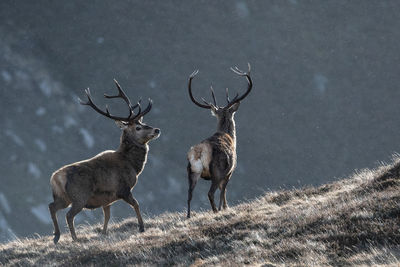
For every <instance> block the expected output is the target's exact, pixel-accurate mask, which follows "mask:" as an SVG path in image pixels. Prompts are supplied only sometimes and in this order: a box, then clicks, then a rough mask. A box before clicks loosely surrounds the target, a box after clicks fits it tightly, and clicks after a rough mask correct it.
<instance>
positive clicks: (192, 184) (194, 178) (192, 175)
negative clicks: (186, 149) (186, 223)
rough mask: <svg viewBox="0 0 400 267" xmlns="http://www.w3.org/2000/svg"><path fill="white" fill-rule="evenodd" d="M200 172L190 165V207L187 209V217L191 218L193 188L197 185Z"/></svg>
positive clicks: (188, 202) (188, 203)
mask: <svg viewBox="0 0 400 267" xmlns="http://www.w3.org/2000/svg"><path fill="white" fill-rule="evenodd" d="M199 177H200V174H199V173H194V172H192V170H191V169H190V165H189V166H188V179H189V190H188V201H187V205H188V209H187V218H190V202H191V201H192V197H193V190H194V188H195V187H196V184H197V181H198V180H199Z"/></svg>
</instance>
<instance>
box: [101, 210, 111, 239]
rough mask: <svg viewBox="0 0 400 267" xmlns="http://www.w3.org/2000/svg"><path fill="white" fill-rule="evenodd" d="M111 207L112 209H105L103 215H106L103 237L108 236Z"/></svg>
mask: <svg viewBox="0 0 400 267" xmlns="http://www.w3.org/2000/svg"><path fill="white" fill-rule="evenodd" d="M110 207H111V206H110V205H108V206H104V207H103V213H104V225H103V232H102V234H103V235H105V234H107V225H108V221H109V220H110Z"/></svg>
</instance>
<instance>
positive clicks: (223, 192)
mask: <svg viewBox="0 0 400 267" xmlns="http://www.w3.org/2000/svg"><path fill="white" fill-rule="evenodd" d="M228 181H229V180H224V181H222V184H221V188H220V189H221V193H220V195H219V207H218V209H219V210H221V208H222V202H223V203H224V209H226V208H227V204H226V186H227V185H228Z"/></svg>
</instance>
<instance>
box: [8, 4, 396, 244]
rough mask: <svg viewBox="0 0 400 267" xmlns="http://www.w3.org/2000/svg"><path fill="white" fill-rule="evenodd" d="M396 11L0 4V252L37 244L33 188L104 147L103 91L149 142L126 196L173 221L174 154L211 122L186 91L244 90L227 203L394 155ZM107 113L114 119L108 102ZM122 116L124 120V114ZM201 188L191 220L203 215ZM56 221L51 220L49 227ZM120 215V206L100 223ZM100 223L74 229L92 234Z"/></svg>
mask: <svg viewBox="0 0 400 267" xmlns="http://www.w3.org/2000/svg"><path fill="white" fill-rule="evenodd" d="M399 7H400V3H399V2H398V1H361V0H360V1H296V0H291V1H244V0H242V1H239V0H235V1H211V0H210V1H1V2H0V37H1V38H0V52H1V53H0V97H1V119H0V126H1V128H0V151H1V153H0V164H1V166H0V168H1V176H0V240H3V241H4V240H8V239H12V238H14V237H15V236H27V235H32V234H33V233H36V232H37V233H40V234H50V233H52V231H53V229H52V228H53V227H52V225H51V221H50V216H49V214H48V211H47V204H48V203H49V202H51V199H52V197H51V190H50V186H49V178H50V176H51V173H52V172H53V171H55V170H56V169H58V168H59V167H61V166H63V165H65V164H68V163H72V162H75V161H78V160H82V159H86V158H89V157H92V156H94V155H96V154H97V153H99V152H101V151H103V150H107V149H116V148H117V147H118V144H119V136H120V130H119V129H118V128H117V127H116V126H115V125H114V122H113V121H112V120H109V119H107V118H105V117H102V116H100V115H99V114H97V113H96V112H94V111H93V110H92V109H90V108H88V107H85V106H80V105H79V104H78V102H77V97H78V96H80V97H81V98H83V96H84V89H85V88H87V87H90V88H91V92H92V95H93V97H94V100H95V101H96V102H97V103H98V104H99V105H103V106H104V104H105V103H106V101H105V100H104V99H103V97H102V95H103V93H104V92H107V93H114V92H115V88H114V84H113V81H112V79H113V78H116V79H117V80H118V81H119V82H120V84H121V86H122V87H123V88H124V89H125V91H126V92H127V94H128V95H129V96H130V98H131V100H132V101H136V100H138V99H139V97H142V98H144V99H146V98H148V97H151V98H152V99H153V100H154V105H153V109H152V111H151V112H150V113H149V114H148V115H147V116H146V117H145V122H147V123H148V124H150V125H152V126H155V127H159V128H161V130H162V134H161V137H160V138H159V139H158V140H156V141H154V142H152V143H151V144H150V154H149V159H148V163H147V165H146V167H145V170H144V172H143V173H142V175H141V176H140V177H139V182H138V185H137V186H136V187H135V189H134V190H133V193H134V195H135V196H136V198H137V199H138V201H139V203H140V205H141V208H142V210H143V212H144V213H145V214H147V216H150V215H154V214H159V213H161V212H164V211H184V210H185V207H186V197H187V178H186V164H187V163H186V153H187V151H188V149H189V148H190V146H191V145H194V144H196V143H198V142H199V141H201V140H202V139H205V138H206V137H208V136H210V135H211V134H213V132H214V131H215V128H216V121H215V118H214V117H212V116H211V115H210V112H209V111H207V110H204V109H200V108H198V107H196V106H195V105H194V104H193V103H191V101H190V100H189V97H188V94H187V80H188V76H189V74H190V73H192V71H193V70H195V69H200V73H199V75H198V76H197V77H196V80H195V81H194V84H193V88H194V91H195V92H194V94H195V95H196V97H197V98H200V97H202V96H203V97H206V98H208V99H209V97H210V94H209V89H208V88H209V86H210V85H211V84H212V85H213V87H214V89H215V90H216V92H217V97H218V99H220V102H222V101H223V100H224V91H225V87H229V88H230V92H231V94H232V95H233V94H234V93H235V92H236V91H240V92H243V91H244V90H245V88H246V81H245V79H243V78H240V77H237V76H236V75H234V74H233V73H232V72H230V71H229V67H231V66H235V65H237V66H238V67H239V68H242V69H246V67H247V62H250V63H251V65H252V77H253V82H254V87H253V90H252V92H251V93H250V95H249V96H248V97H247V98H246V99H245V100H244V101H243V102H242V104H241V106H240V108H239V111H238V112H237V114H236V116H235V120H236V125H237V146H238V149H237V150H238V168H237V170H236V171H235V173H234V174H233V176H232V180H231V182H230V183H229V185H228V201H229V203H230V204H231V205H232V204H235V203H239V202H241V201H244V200H246V199H250V198H254V197H257V196H260V195H261V194H262V193H263V192H264V191H267V190H276V189H279V188H291V187H293V186H295V187H299V186H305V185H318V184H321V183H326V182H329V181H332V180H336V179H339V178H342V177H344V176H348V175H350V174H351V173H353V172H354V170H355V169H360V168H366V167H375V166H377V165H378V164H379V162H380V161H388V160H390V157H391V155H392V154H393V153H395V152H396V151H399V148H400V141H399V138H398V136H399V130H400V121H399V113H400V111H399V108H398V103H399V100H400V90H399V86H398V83H397V82H398V76H399V63H400V62H399V53H398V50H399V40H400V36H399V35H400V31H399V28H400V17H399V14H400V12H399V11H400V10H399ZM110 109H111V110H112V111H113V112H114V113H119V114H125V113H126V107H125V106H124V105H123V104H121V102H117V101H115V102H113V104H112V105H111V107H110ZM124 112H125V113H124ZM209 185H210V184H209V182H207V181H200V182H199V184H198V186H197V188H196V190H195V192H194V200H193V201H192V203H193V207H194V208H195V209H197V210H199V209H207V210H208V209H209V203H208V200H207V191H208V187H209ZM64 215H65V211H64V212H59V221H60V222H64V218H63V216H64ZM132 216H135V215H134V212H133V210H132V209H131V208H130V207H129V206H128V205H127V204H125V203H117V204H115V205H113V207H112V218H113V219H117V220H118V219H121V218H125V217H132ZM101 221H102V214H101V211H100V210H96V211H87V212H82V213H81V214H80V215H79V216H78V217H77V222H78V223H85V222H86V223H94V222H96V223H100V222H101Z"/></svg>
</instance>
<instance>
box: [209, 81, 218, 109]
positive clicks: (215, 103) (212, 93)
mask: <svg viewBox="0 0 400 267" xmlns="http://www.w3.org/2000/svg"><path fill="white" fill-rule="evenodd" d="M210 90H211V95H212V98H213V101H214V106H215V107H218V105H217V99H216V98H215V94H214V89H213V87H212V86H210Z"/></svg>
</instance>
